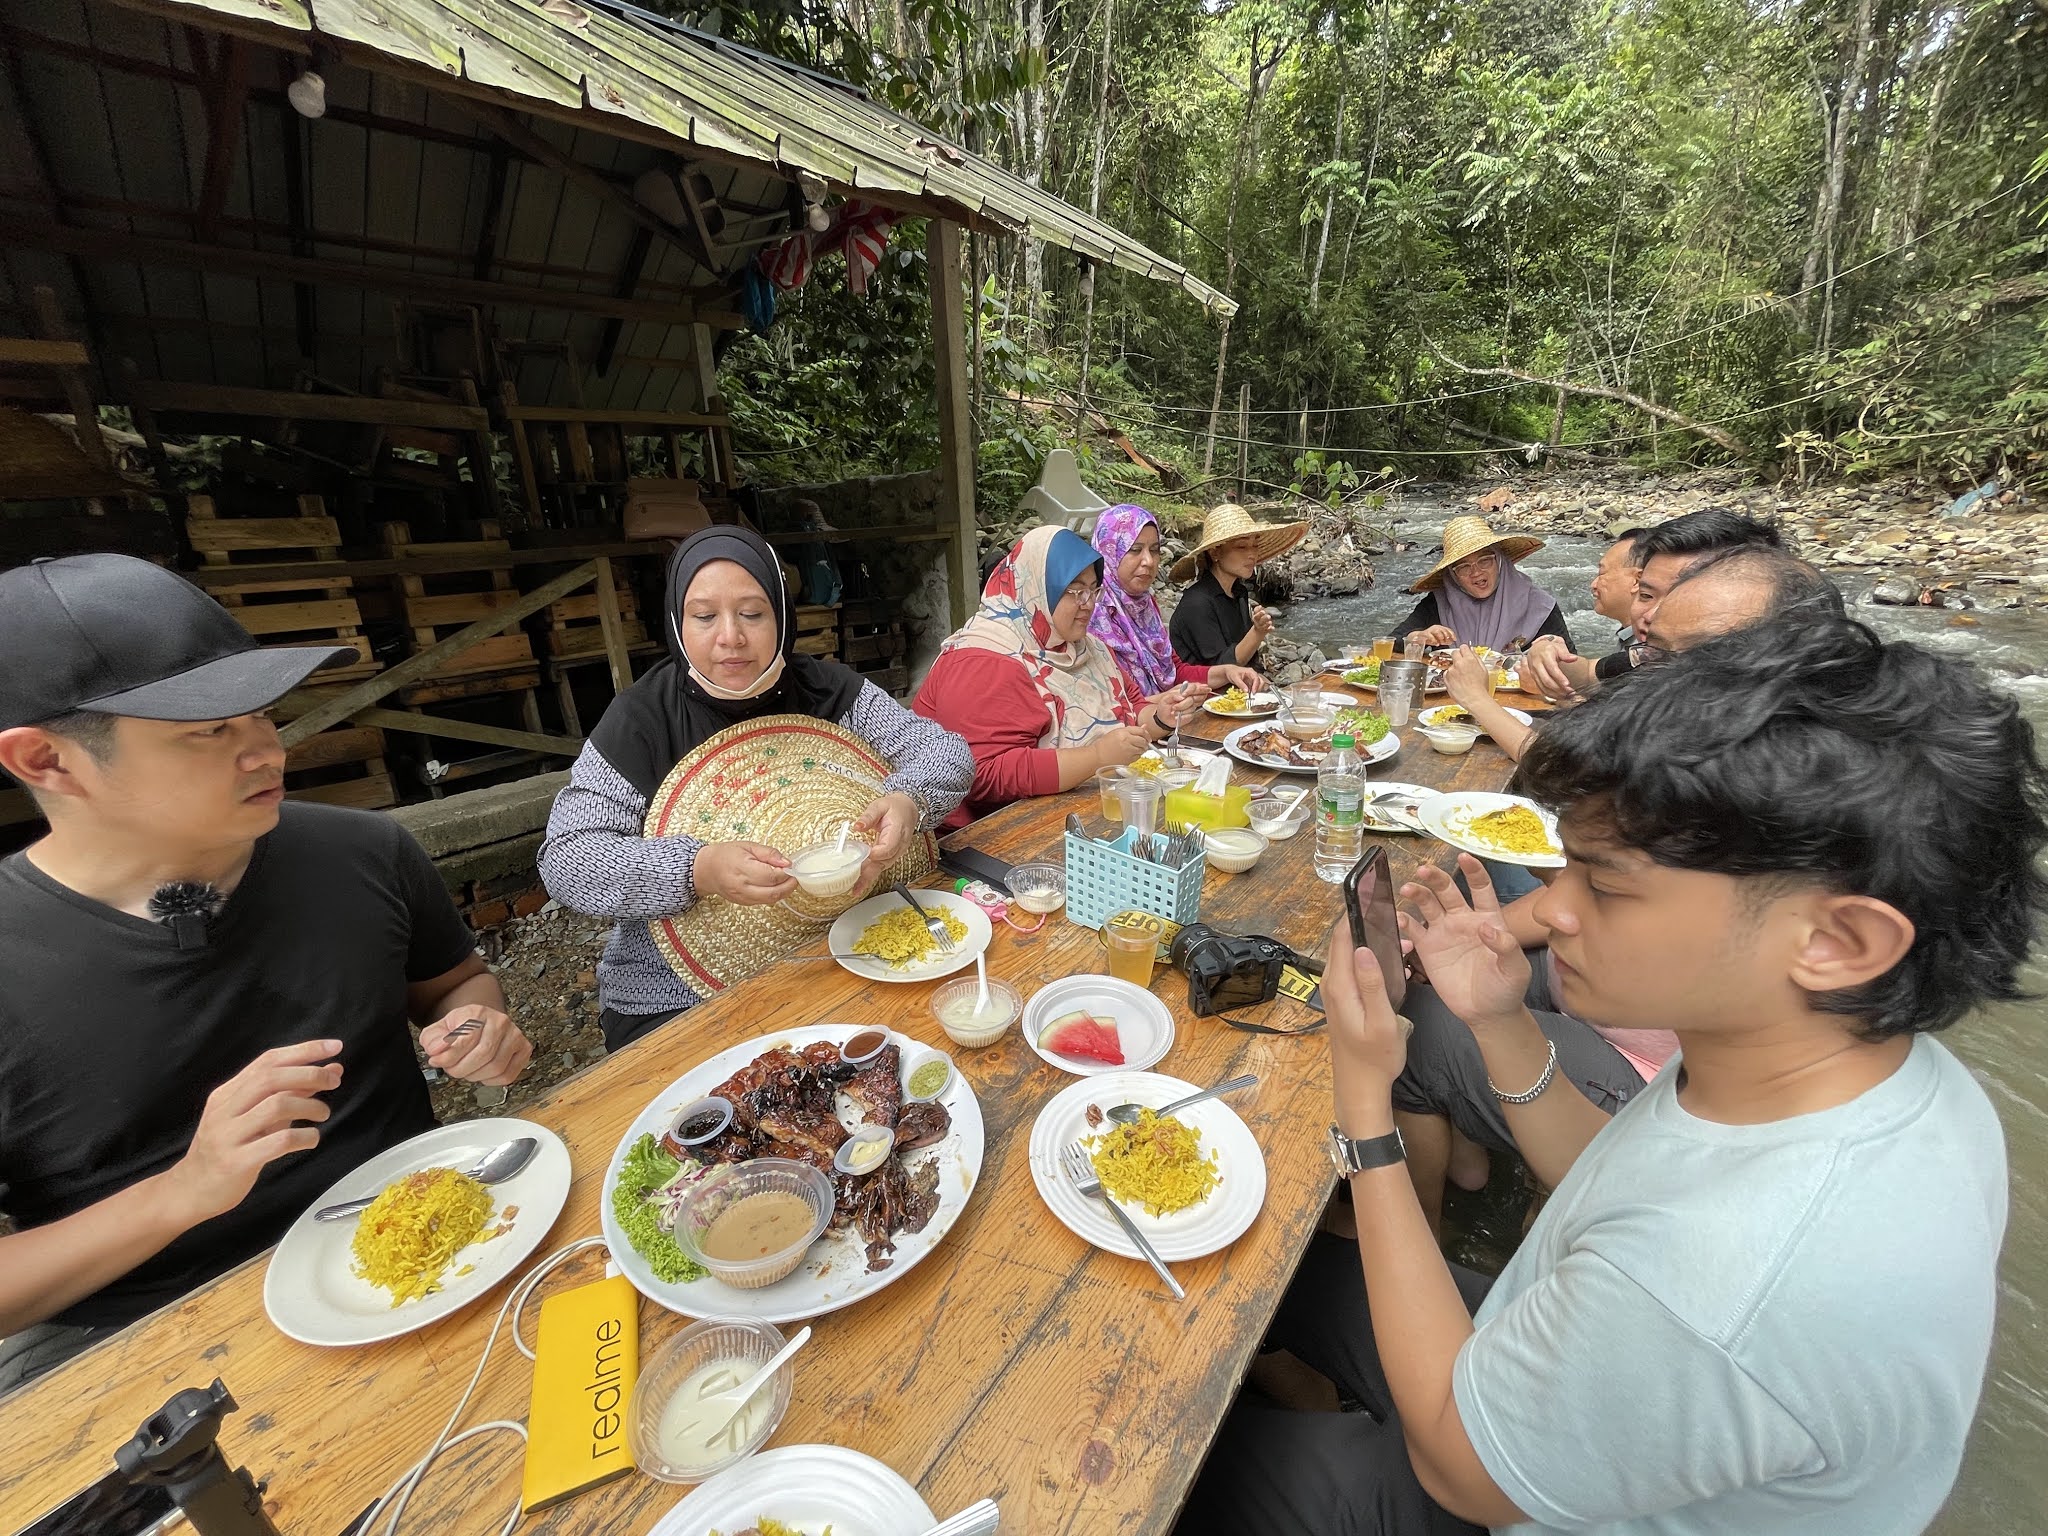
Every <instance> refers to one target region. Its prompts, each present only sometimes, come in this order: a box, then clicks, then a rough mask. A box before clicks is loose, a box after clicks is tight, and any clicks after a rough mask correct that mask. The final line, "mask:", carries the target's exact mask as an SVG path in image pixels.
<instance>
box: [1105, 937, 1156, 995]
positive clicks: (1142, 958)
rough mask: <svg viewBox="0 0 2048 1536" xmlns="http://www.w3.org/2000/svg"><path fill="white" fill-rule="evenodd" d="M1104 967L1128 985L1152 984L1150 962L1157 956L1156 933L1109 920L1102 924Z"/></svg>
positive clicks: (1145, 985) (1141, 985) (1144, 985)
mask: <svg viewBox="0 0 2048 1536" xmlns="http://www.w3.org/2000/svg"><path fill="white" fill-rule="evenodd" d="M1102 948H1103V953H1104V955H1105V957H1106V963H1105V965H1104V969H1105V970H1107V971H1108V973H1109V974H1110V975H1112V976H1114V977H1116V978H1117V980H1119V981H1128V982H1129V983H1131V985H1132V986H1136V987H1149V986H1151V985H1152V962H1153V960H1154V959H1155V958H1157V956H1158V952H1159V939H1158V935H1156V934H1154V933H1151V932H1148V931H1147V930H1145V929H1142V928H1134V927H1127V926H1125V925H1123V924H1120V923H1117V922H1114V921H1111V922H1107V923H1104V924H1103V925H1102Z"/></svg>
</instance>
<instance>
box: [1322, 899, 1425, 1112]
mask: <svg viewBox="0 0 2048 1536" xmlns="http://www.w3.org/2000/svg"><path fill="white" fill-rule="evenodd" d="M1329 954H1330V962H1329V964H1328V965H1327V966H1325V967H1324V968H1323V1015H1324V1017H1325V1018H1327V1019H1328V1020H1329V1024H1330V1064H1331V1067H1332V1069H1333V1070H1334V1072H1335V1074H1336V1077H1337V1091H1338V1094H1339V1097H1340V1099H1341V1098H1344V1097H1347V1096H1348V1091H1349V1090H1354V1089H1355V1090H1356V1091H1357V1092H1359V1093H1372V1094H1375V1095H1376V1094H1379V1093H1381V1092H1386V1091H1389V1090H1391V1088H1392V1086H1393V1082H1394V1079H1395V1078H1397V1077H1399V1076H1400V1075H1401V1069H1402V1068H1403V1067H1405V1066H1407V1065H1408V1023H1407V1021H1406V1020H1405V1019H1403V1018H1401V1016H1400V1015H1398V1014H1397V1013H1395V1012H1394V1005H1393V1004H1392V1003H1390V1002H1389V1001H1388V1000H1387V984H1386V981H1385V979H1384V978H1383V977H1382V976H1381V975H1380V963H1379V960H1378V959H1377V958H1376V957H1375V956H1374V954H1373V952H1372V951H1371V950H1369V949H1354V948H1353V947H1352V944H1351V930H1350V925H1349V924H1348V923H1347V922H1345V921H1344V920H1343V919H1341V918H1340V919H1339V920H1338V922H1337V925H1336V926H1335V927H1334V928H1332V929H1331V930H1330V949H1329Z"/></svg>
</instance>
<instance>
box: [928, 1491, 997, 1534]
mask: <svg viewBox="0 0 2048 1536" xmlns="http://www.w3.org/2000/svg"><path fill="white" fill-rule="evenodd" d="M1001 1520H1002V1511H1001V1510H999V1509H997V1508H996V1501H995V1500H994V1499H978V1500H976V1501H975V1502H974V1503H972V1504H970V1505H968V1506H967V1507H966V1508H965V1509H963V1510H961V1511H960V1513H959V1514H957V1515H954V1516H953V1517H952V1518H951V1519H948V1520H941V1521H940V1522H939V1523H938V1524H937V1525H935V1526H933V1527H932V1528H931V1529H930V1530H928V1531H926V1532H925V1533H924V1536H992V1533H993V1532H994V1531H995V1529H996V1527H997V1526H998V1524H1000V1523H1001Z"/></svg>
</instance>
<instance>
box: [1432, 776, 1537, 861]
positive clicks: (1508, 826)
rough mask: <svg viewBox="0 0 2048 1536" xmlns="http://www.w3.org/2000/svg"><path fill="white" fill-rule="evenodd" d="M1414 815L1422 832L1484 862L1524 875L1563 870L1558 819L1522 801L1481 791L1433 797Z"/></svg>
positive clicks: (1515, 796)
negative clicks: (1512, 867) (1519, 867)
mask: <svg viewBox="0 0 2048 1536" xmlns="http://www.w3.org/2000/svg"><path fill="white" fill-rule="evenodd" d="M1415 815H1416V818H1417V819H1418V820H1419V821H1420V822H1421V823H1422V826H1423V830H1424V831H1426V832H1429V833H1430V834H1432V835H1433V836H1436V837H1440V838H1442V839H1443V840H1444V841H1445V842H1447V843H1449V844H1450V845H1451V846H1452V847H1453V848H1462V849H1464V850H1465V852H1467V853H1470V854H1476V855H1477V856H1478V857H1480V858H1482V859H1495V860H1498V861H1499V862H1500V863H1503V864H1520V865H1522V866H1523V867H1524V868H1527V869H1563V868H1564V845H1563V844H1562V843H1560V842H1559V841H1558V837H1557V818H1556V817H1555V816H1553V815H1551V814H1550V812H1549V811H1547V810H1545V809H1544V808H1543V807H1542V806H1540V805H1538V804H1537V803H1536V802H1535V801H1534V800H1525V799H1523V798H1522V797H1521V796H1520V795H1500V794H1492V793H1488V792H1486V791H1482V790H1465V791H1462V792H1459V793H1456V794H1448V795H1437V796H1436V797H1434V798H1433V799H1429V800H1425V801H1423V802H1422V804H1420V805H1419V806H1417V807H1416V808H1415Z"/></svg>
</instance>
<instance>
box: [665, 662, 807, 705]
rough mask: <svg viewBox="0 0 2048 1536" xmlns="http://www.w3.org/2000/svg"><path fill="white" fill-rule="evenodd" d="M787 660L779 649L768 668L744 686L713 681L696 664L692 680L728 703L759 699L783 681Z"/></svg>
mask: <svg viewBox="0 0 2048 1536" xmlns="http://www.w3.org/2000/svg"><path fill="white" fill-rule="evenodd" d="M688 654H689V653H688V652H685V653H684V655H685V656H686V657H687V655H688ZM785 660H786V658H785V657H784V656H783V654H782V653H781V652H780V651H777V652H776V653H775V659H774V660H773V661H771V662H769V663H768V667H767V670H765V671H764V672H762V674H761V675H760V676H759V677H757V678H755V679H754V680H753V681H752V682H751V683H749V684H747V686H746V687H744V688H722V687H720V686H719V685H718V684H717V683H714V682H712V681H711V679H710V678H708V677H706V676H705V675H704V674H703V673H702V672H699V671H698V670H697V668H696V667H695V665H692V666H691V668H690V681H691V682H693V683H695V684H696V685H697V686H698V687H699V688H702V689H703V690H704V691H705V692H706V693H708V694H710V695H711V697H712V698H714V699H723V700H725V701H726V702H727V703H737V702H738V701H740V700H742V699H758V698H759V697H761V695H762V694H764V693H766V692H767V691H768V690H769V689H770V688H773V687H774V686H775V685H776V684H777V683H779V682H781V681H782V668H783V664H784V662H785Z"/></svg>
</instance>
